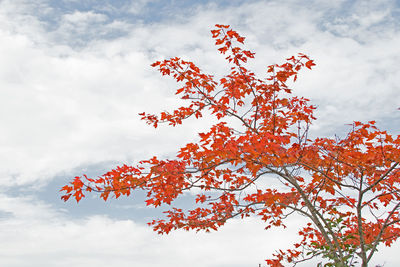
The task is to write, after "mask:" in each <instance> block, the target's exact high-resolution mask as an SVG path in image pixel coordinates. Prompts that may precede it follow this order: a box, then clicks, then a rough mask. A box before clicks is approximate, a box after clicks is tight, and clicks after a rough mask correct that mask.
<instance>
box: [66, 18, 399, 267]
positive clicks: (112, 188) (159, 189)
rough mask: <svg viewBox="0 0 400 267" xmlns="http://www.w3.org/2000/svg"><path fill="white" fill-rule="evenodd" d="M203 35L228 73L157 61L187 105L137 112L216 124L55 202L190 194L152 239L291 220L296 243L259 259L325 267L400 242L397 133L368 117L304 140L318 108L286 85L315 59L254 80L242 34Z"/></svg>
mask: <svg viewBox="0 0 400 267" xmlns="http://www.w3.org/2000/svg"><path fill="white" fill-rule="evenodd" d="M211 33H212V37H213V38H215V41H216V45H217V46H218V47H219V48H218V50H219V51H220V53H222V54H223V55H225V56H226V60H227V61H228V62H229V64H230V65H231V66H232V67H231V69H230V73H229V74H228V75H226V76H224V77H223V78H221V79H219V80H218V81H217V80H216V79H214V77H213V76H212V75H207V74H204V73H203V72H201V70H200V69H199V68H198V67H197V66H196V65H195V64H194V63H192V62H188V61H184V60H182V59H180V58H171V59H168V60H164V61H157V62H155V63H154V64H153V65H152V66H153V67H157V68H158V70H159V71H160V72H161V74H162V75H168V76H172V77H173V78H174V79H175V80H176V81H177V82H181V83H183V86H182V87H180V88H179V89H177V91H176V94H177V95H180V97H181V99H184V100H186V101H187V102H188V105H187V106H183V107H180V108H178V109H176V110H174V111H172V112H162V113H161V114H160V115H153V114H146V113H141V114H140V115H141V117H142V119H143V120H145V121H146V122H147V123H148V124H150V125H152V126H154V127H155V128H157V126H158V124H160V123H168V124H170V125H172V126H177V125H179V124H182V123H183V121H184V120H185V119H187V118H189V117H193V116H194V117H195V118H198V119H199V118H201V117H202V116H203V114H205V113H207V116H214V117H216V119H217V123H215V124H214V125H213V126H212V127H211V128H210V129H209V131H208V132H203V133H199V137H198V141H197V142H194V143H188V144H186V145H185V146H183V147H182V148H180V150H179V152H178V153H177V155H176V158H175V159H159V158H157V157H153V158H151V159H148V160H143V161H141V162H140V163H139V164H138V165H137V166H129V165H122V166H120V167H117V168H115V169H113V170H111V171H109V172H107V173H105V174H103V175H102V176H99V177H97V178H89V177H87V176H86V175H83V176H82V177H79V176H77V177H75V179H74V180H73V181H72V182H71V183H70V184H69V185H66V186H64V187H63V188H62V189H61V191H64V193H65V194H64V195H63V196H62V199H63V200H64V201H67V200H68V199H69V198H70V197H71V196H72V197H73V198H75V199H76V201H77V202H79V200H81V198H83V197H84V196H85V194H86V192H92V191H94V192H98V193H100V197H101V198H103V199H104V200H105V201H106V200H107V199H108V197H109V196H110V194H111V195H112V196H114V197H115V198H118V197H120V196H121V195H125V196H129V195H130V194H131V192H132V191H133V190H136V189H142V190H145V191H146V192H147V199H146V204H147V205H149V206H154V207H157V206H160V205H162V204H172V203H173V201H174V200H175V199H177V198H178V197H179V196H181V195H182V194H183V193H184V192H185V191H190V190H195V192H197V194H195V193H193V194H191V196H193V200H194V203H193V206H194V208H193V209H191V210H183V209H180V208H176V207H172V206H171V208H170V209H169V210H168V211H166V212H165V213H166V214H165V217H164V218H162V219H158V220H153V221H152V222H150V223H149V225H151V226H152V227H153V228H154V230H155V231H157V232H158V233H160V234H163V233H166V234H167V233H169V232H170V231H171V230H174V229H184V230H192V229H193V230H196V231H201V230H204V231H210V230H217V229H218V228H219V227H221V226H222V225H224V224H225V223H226V221H227V220H228V219H231V218H235V217H238V218H245V217H248V216H259V217H260V218H261V220H263V221H264V222H265V223H266V229H268V228H270V227H272V226H283V227H285V221H286V220H287V218H288V217H289V216H290V215H291V214H292V213H297V214H300V215H302V216H304V218H305V219H306V220H307V223H306V224H305V225H304V227H302V228H301V229H300V230H299V236H300V238H301V240H300V241H299V242H298V243H296V244H294V247H293V248H292V249H288V250H286V251H283V250H279V251H277V252H276V253H275V254H274V255H273V258H272V259H268V260H267V264H269V265H270V266H283V264H285V263H293V264H296V263H298V262H301V261H306V260H308V259H311V258H313V257H321V258H323V259H324V262H325V263H326V265H325V266H354V265H355V264H356V263H360V264H361V265H362V266H367V265H368V262H369V261H370V260H371V258H372V256H373V255H374V253H375V252H376V251H377V246H378V245H379V244H381V243H383V244H384V245H386V246H390V245H391V244H392V243H393V242H394V241H395V240H397V238H398V237H399V233H400V230H399V224H400V223H399V207H400V187H399V183H400V171H399V169H400V167H399V162H400V136H392V135H390V134H389V133H387V132H386V131H382V130H379V129H378V128H377V127H376V126H375V122H374V121H370V122H367V123H361V122H358V121H355V122H354V123H353V124H351V127H350V131H349V133H348V134H347V136H345V137H344V138H341V139H340V138H338V137H334V138H328V137H326V138H323V137H321V138H310V137H308V133H309V126H310V124H311V123H312V122H313V121H314V120H315V117H314V116H313V112H314V110H315V107H314V106H312V105H311V104H309V100H308V99H306V98H303V97H298V96H294V95H293V93H292V89H291V88H289V86H288V84H289V83H292V82H294V81H296V78H297V74H298V72H299V71H300V70H301V69H302V68H304V67H306V68H309V69H311V68H312V67H313V66H314V65H315V64H314V63H313V60H311V59H310V58H309V57H308V56H306V55H304V54H298V55H297V56H296V57H295V56H293V57H290V58H288V59H287V60H286V62H285V63H284V64H281V65H277V64H274V65H270V66H268V67H267V74H268V77H267V78H266V79H259V78H257V77H256V75H255V74H254V73H253V72H251V71H250V70H248V69H247V68H246V67H245V64H246V62H247V60H248V59H251V58H254V55H255V54H254V53H253V52H251V51H248V50H244V49H242V48H241V46H242V45H241V44H243V43H244V39H245V38H244V37H242V36H240V35H239V34H238V33H237V32H235V31H233V30H232V29H230V26H226V25H216V28H215V29H214V30H212V31H211ZM238 122H239V123H238ZM189 195H190V194H189Z"/></svg>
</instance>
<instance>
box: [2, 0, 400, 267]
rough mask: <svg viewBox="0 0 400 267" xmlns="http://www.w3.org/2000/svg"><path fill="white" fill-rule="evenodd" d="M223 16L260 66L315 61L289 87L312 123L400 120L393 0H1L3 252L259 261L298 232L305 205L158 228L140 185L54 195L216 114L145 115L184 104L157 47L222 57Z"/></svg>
mask: <svg viewBox="0 0 400 267" xmlns="http://www.w3.org/2000/svg"><path fill="white" fill-rule="evenodd" d="M216 23H219V24H230V25H232V27H233V28H234V29H236V30H237V31H238V32H239V33H241V34H242V35H243V36H246V37H247V38H246V43H247V47H248V48H249V49H251V50H252V51H254V52H256V59H255V60H253V61H252V62H251V63H250V65H251V67H252V68H253V69H254V70H255V72H256V73H258V74H260V76H261V77H264V76H265V66H267V65H269V64H273V63H280V62H282V60H284V59H285V58H287V57H290V56H291V55H294V54H296V53H298V52H302V53H306V54H308V55H309V56H310V57H311V58H313V59H314V60H315V62H316V64H317V66H316V67H315V70H313V71H305V72H303V73H302V74H301V75H300V76H299V78H298V82H297V83H296V87H295V89H296V94H298V95H302V96H306V97H308V98H310V99H311V100H312V101H313V102H314V103H315V104H316V105H317V106H318V111H317V116H318V121H317V122H316V123H315V124H314V125H313V127H312V131H313V135H322V136H329V135H332V134H335V133H338V134H343V132H344V131H345V129H346V126H345V125H346V124H348V123H351V122H352V121H353V120H361V121H367V120H376V121H377V123H378V126H379V127H381V128H385V129H388V130H389V131H391V132H392V133H394V134H398V133H399V125H400V111H397V108H398V107H399V106H400V101H399V99H400V98H399V92H400V68H399V62H400V53H399V47H400V4H399V2H398V1H396V0H393V1H390V0H371V1H367V0H363V1H361V0H360V1H345V0H336V1H332V0H319V1H317V0H315V1H312V0H306V1H305V0H298V1H296V0H288V1H282V0H279V1H274V0H271V1H239V0H230V1H228V0H226V1H225V0H223V1H189V0H186V1H184V0H137V1H135V0H133V1H129V0H125V1H124V0H97V1H96V0H0V161H1V164H0V266H9V267H14V266H15V267H17V266H18V267H20V266H34V267H36V266H38V267H39V266H40V267H51V266H78V267H80V266H98V267H103V266H120V267H124V266H165V267H172V266H178V267H179V266H192V267H200V266H202V267H204V266H211V267H213V266H215V267H217V266H230V267H231V266H238V267H239V266H258V264H259V263H262V262H263V260H264V259H265V258H267V257H268V256H270V255H271V253H272V252H273V251H274V250H275V249H278V248H285V247H286V246H287V245H288V244H291V242H292V241H295V240H296V235H295V233H296V228H295V226H296V219H295V218H294V219H293V221H292V222H291V223H289V229H288V230H286V231H282V230H272V231H264V230H263V228H264V227H265V226H264V225H263V224H262V223H260V222H259V221H258V220H257V219H256V218H252V219H248V220H245V221H231V222H230V223H228V224H227V225H226V226H225V227H223V228H222V229H221V230H220V231H218V232H214V233H211V234H195V233H191V232H189V233H187V232H180V231H177V232H173V233H172V234H170V235H168V236H157V234H155V233H154V232H152V230H151V229H150V228H148V227H147V226H146V222H148V221H150V220H151V219H152V218H156V217H157V216H160V214H161V210H153V209H147V208H146V207H145V205H144V204H143V193H141V192H138V194H137V195H136V196H135V197H133V198H128V199H118V200H112V201H110V202H107V203H105V202H103V201H101V200H98V199H96V198H95V196H93V197H91V196H90V197H88V198H86V199H84V200H83V201H82V202H81V203H79V205H77V204H76V203H74V202H68V203H64V202H62V201H61V200H60V193H59V192H58V190H59V189H60V187H61V186H63V185H65V184H66V183H68V182H69V181H70V180H71V178H72V177H74V176H76V175H81V174H83V173H86V174H88V175H100V174H102V173H103V171H105V170H107V169H109V168H112V167H115V166H117V165H118V164H122V163H132V162H135V161H137V160H139V159H143V158H148V157H150V156H151V155H160V156H168V155H174V153H175V151H176V149H177V148H178V147H179V146H180V145H183V144H185V142H187V141H191V140H193V138H194V137H195V133H196V132H197V131H199V130H200V129H201V128H202V127H205V126H206V125H207V122H201V121H190V122H189V123H188V124H186V125H184V126H181V127H178V128H168V127H161V128H158V129H157V130H154V129H153V128H150V127H148V126H147V125H145V123H144V122H142V121H140V120H139V118H138V115H137V114H138V113H139V112H142V111H146V112H157V111H162V110H166V109H169V108H171V107H174V106H176V105H178V102H177V101H176V99H175V98H174V89H175V84H174V83H173V82H172V81H171V80H169V79H165V78H162V77H160V75H159V74H158V73H157V71H155V70H154V69H152V68H151V67H150V64H151V63H152V62H154V61H155V60H159V59H163V58H168V57H173V56H179V57H182V58H185V59H188V60H192V61H194V62H196V63H197V65H198V66H200V67H201V68H202V69H203V70H204V71H205V72H208V73H213V74H216V75H223V74H224V73H225V72H226V71H227V69H226V65H224V62H223V57H222V56H220V55H218V53H217V52H216V48H215V47H214V44H213V41H212V39H211V34H210V30H211V29H212V27H213V25H214V24H216ZM290 226H292V227H290ZM399 249H400V246H399V245H395V246H393V247H392V248H390V249H385V248H382V249H381V250H380V251H379V253H378V255H377V257H376V259H375V261H374V263H376V264H378V263H379V264H385V267H391V266H393V267H394V266H400V257H399V256H398V251H399ZM396 253H397V254H396ZM303 266H307V265H303ZM309 266H313V265H309Z"/></svg>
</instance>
